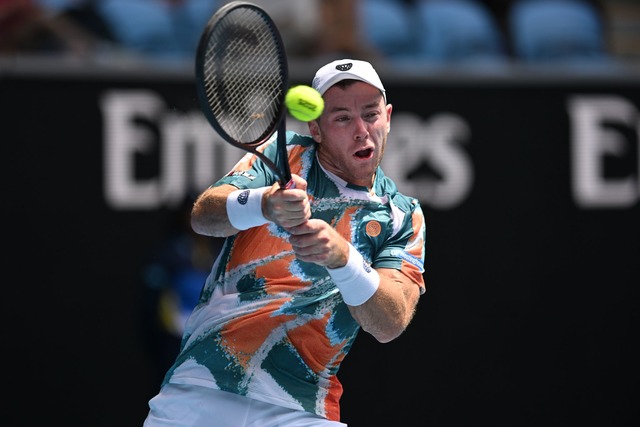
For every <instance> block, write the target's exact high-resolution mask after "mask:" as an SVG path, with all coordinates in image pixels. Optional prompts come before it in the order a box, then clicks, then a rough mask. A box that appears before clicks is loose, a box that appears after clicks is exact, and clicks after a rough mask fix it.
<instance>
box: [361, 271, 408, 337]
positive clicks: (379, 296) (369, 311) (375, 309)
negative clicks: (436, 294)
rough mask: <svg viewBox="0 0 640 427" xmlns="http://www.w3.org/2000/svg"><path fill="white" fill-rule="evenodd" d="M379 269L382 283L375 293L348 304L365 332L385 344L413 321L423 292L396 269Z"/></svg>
mask: <svg viewBox="0 0 640 427" xmlns="http://www.w3.org/2000/svg"><path fill="white" fill-rule="evenodd" d="M377 271H378V273H379V274H380V284H379V286H378V289H377V290H376V292H375V294H373V296H372V297H371V298H369V300H367V301H366V302H365V303H364V304H362V305H359V306H349V311H350V312H351V315H352V316H353V317H354V318H355V319H356V321H357V322H358V323H359V324H360V326H361V327H362V329H363V330H364V331H366V332H368V333H370V334H371V335H373V336H374V337H375V338H376V340H378V341H379V342H381V343H386V342H389V341H392V340H394V339H396V338H397V337H399V336H400V335H401V334H402V333H403V332H404V330H405V329H406V328H407V326H409V323H411V320H412V319H413V315H414V313H415V309H416V305H417V304H418V299H419V297H420V291H419V288H418V286H417V285H415V284H413V283H408V282H407V281H406V279H404V278H402V277H401V274H400V273H399V272H398V271H397V270H393V269H378V270H377Z"/></svg>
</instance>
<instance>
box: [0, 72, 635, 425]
mask: <svg viewBox="0 0 640 427" xmlns="http://www.w3.org/2000/svg"><path fill="white" fill-rule="evenodd" d="M2 71H3V72H2V73H0V100H1V102H0V109H1V110H0V112H1V113H2V118H3V119H2V128H3V133H2V142H3V143H2V163H3V167H2V176H3V196H4V197H3V202H2V205H3V211H4V212H5V215H4V218H5V220H4V231H3V235H4V236H5V237H4V239H3V241H4V242H5V248H4V249H5V251H4V255H3V259H4V261H3V266H4V267H5V279H4V280H3V288H4V289H3V291H4V292H3V293H4V296H3V297H2V301H3V303H2V306H3V310H2V313H3V322H2V325H3V329H4V330H5V333H4V334H3V337H4V340H3V348H4V354H5V356H4V358H3V360H4V367H5V369H4V375H3V385H2V388H3V389H4V390H5V396H6V397H5V404H4V405H3V408H4V409H3V411H1V413H0V424H1V425H3V426H36V425H46V424H49V423H51V422H54V421H56V422H57V423H59V424H62V425H65V426H69V427H70V426H79V427H86V426H114V425H117V426H140V425H141V424H142V420H143V419H144V416H145V415H146V410H147V406H146V404H147V400H148V399H149V398H150V397H151V396H152V395H153V394H154V393H155V391H156V390H157V384H155V383H154V382H153V380H152V376H151V373H150V368H149V362H148V361H149V357H151V355H149V354H148V353H147V352H146V351H145V350H144V348H143V347H142V345H141V337H140V328H139V322H140V319H139V304H140V298H141V289H140V283H139V281H138V274H139V269H140V265H141V263H142V260H143V258H144V257H145V255H146V254H147V253H148V251H149V250H150V249H151V248H153V247H154V246H155V245H156V244H158V242H159V241H160V240H161V239H162V237H163V230H164V228H163V227H164V226H165V224H166V220H167V217H168V216H169V215H170V214H171V213H172V211H173V209H175V204H174V203H173V202H172V200H174V199H177V198H179V196H180V195H181V194H182V193H185V192H187V191H192V190H199V189H202V188H203V185H204V183H205V182H206V181H207V177H206V176H205V177H204V178H202V177H201V178H199V179H200V181H201V182H200V181H198V182H197V183H194V182H193V180H191V181H189V179H187V183H186V184H184V183H183V184H179V185H177V184H176V185H174V186H173V188H174V189H173V190H166V189H165V190H163V191H161V190H158V191H155V192H151V193H152V194H151V196H149V197H148V201H147V202H144V203H143V202H140V200H142V199H145V198H144V197H140V196H136V195H135V194H134V195H133V196H131V197H130V198H129V199H127V198H126V196H125V200H124V201H123V200H120V201H119V202H114V198H113V197H112V196H108V195H107V193H109V191H111V190H108V189H107V187H108V185H107V184H106V181H107V177H108V176H109V174H110V173H116V174H117V173H123V174H124V173H125V172H124V171H121V170H120V169H118V167H117V166H118V165H116V167H115V168H114V169H110V167H109V166H107V164H108V161H107V160H106V159H105V156H106V155H105V153H106V149H105V146H106V145H108V144H112V143H113V142H114V141H125V142H124V144H125V145H126V144H129V143H130V142H131V143H133V142H132V141H130V140H129V139H130V138H133V137H132V135H133V134H127V133H126V132H125V133H117V132H115V134H114V133H111V134H110V133H109V132H110V131H109V129H108V128H107V127H108V126H107V122H108V121H107V115H108V113H107V112H106V111H107V110H108V108H106V107H105V106H104V103H103V100H104V99H105V95H106V94H114V93H116V95H117V94H121V93H125V92H126V93H134V94H139V93H141V91H142V92H143V93H144V94H146V95H148V98H150V99H160V100H162V103H163V105H164V106H165V107H164V109H161V112H160V114H158V115H157V116H154V117H152V118H151V119H150V121H151V122H152V123H151V124H149V123H146V124H144V125H140V126H146V127H145V129H147V130H149V129H151V131H150V132H149V134H151V135H153V137H151V139H150V141H151V143H150V147H151V148H149V147H147V148H148V150H149V151H148V152H147V153H146V154H140V153H138V154H136V155H135V162H134V163H135V175H136V176H134V177H133V178H132V180H133V181H134V182H146V181H153V179H154V178H157V177H158V176H159V175H163V174H164V175H166V173H164V172H163V169H162V167H161V166H159V165H158V164H159V163H160V162H161V160H160V158H162V152H164V153H167V152H170V150H171V148H167V147H170V146H171V143H173V142H175V141H174V140H173V139H172V136H171V135H173V134H172V133H171V132H168V131H166V129H167V128H170V126H168V125H167V126H166V127H165V125H166V123H168V122H171V121H172V120H173V118H176V117H178V118H179V119H180V120H182V121H183V122H184V121H187V120H195V122H194V123H196V124H195V125H193V126H195V127H200V129H201V130H200V131H199V132H200V134H201V135H202V134H206V136H205V137H204V138H203V139H207V138H211V140H212V141H213V143H214V145H217V146H218V151H216V152H215V153H214V154H216V153H218V154H220V153H221V152H222V153H226V154H224V156H228V158H227V157H225V159H227V160H224V161H220V160H216V159H214V160H213V163H212V165H213V166H212V168H211V169H210V170H209V173H210V174H211V177H212V178H211V179H213V177H217V176H219V175H220V174H221V173H222V172H223V170H224V168H225V167H226V165H227V164H228V162H229V161H230V160H229V158H233V157H234V156H235V157H237V156H239V155H240V153H238V152H237V151H233V150H237V149H234V148H228V149H227V148H226V147H222V145H223V143H221V142H220V141H218V140H217V139H216V137H215V135H209V133H210V132H211V131H210V130H208V129H207V128H206V123H203V122H202V120H204V119H203V118H202V117H199V116H200V115H199V113H198V111H197V101H196V98H195V89H194V85H193V82H192V80H191V78H190V76H189V73H186V75H182V74H178V76H176V75H173V74H171V75H164V74H162V73H157V74H146V73H125V72H112V73H107V74H104V75H103V74H100V73H98V74H95V73H92V72H76V73H60V72H59V73H52V72H48V71H43V70H42V69H39V68H38V67H36V69H33V68H29V69H28V70H27V71H25V70H24V69H21V68H20V67H8V68H4V69H3V70H2ZM293 71H294V73H293V82H294V83H295V82H300V83H306V82H308V81H309V80H310V79H311V77H312V74H310V73H309V71H308V69H307V68H305V67H300V69H299V71H297V72H296V69H295V68H294V70H293ZM381 74H382V75H383V80H385V82H386V84H387V90H388V93H389V100H390V102H392V103H393V104H394V106H395V109H394V116H393V121H392V132H391V135H390V142H389V148H388V150H389V153H391V152H392V151H393V153H394V154H389V157H388V158H387V159H390V160H389V161H388V162H387V160H385V162H387V163H386V164H385V170H386V171H387V174H389V175H391V176H393V177H398V180H399V181H400V186H401V187H404V189H406V191H407V192H409V193H412V194H415V195H417V196H418V197H419V198H420V199H421V202H422V204H423V208H424V210H425V214H426V217H427V227H428V228H427V234H428V238H427V259H426V272H425V279H426V281H427V286H428V292H427V293H426V294H425V295H424V296H423V298H422V300H421V302H420V304H419V308H418V313H417V316H416V318H415V320H414V322H413V323H412V324H411V325H410V327H409V329H408V330H407V331H406V333H405V334H404V335H403V336H402V337H400V338H399V339H397V340H396V341H394V342H392V343H388V344H384V345H383V344H378V343H376V342H374V340H373V339H372V338H370V337H369V336H367V335H365V334H362V335H361V336H360V337H359V340H358V342H357V343H356V345H355V346H354V349H353V350H352V353H351V354H350V356H349V357H348V358H347V360H346V362H345V364H344V367H343V369H342V371H341V372H340V377H341V379H342V381H343V384H344V387H345V394H344V396H343V400H342V405H343V407H342V413H343V421H344V422H347V423H349V425H350V426H353V427H358V426H397V425H425V426H426V425H430V426H458V425H472V424H477V423H484V424H491V425H495V426H498V425H504V426H512V425H518V426H550V425H553V426H569V425H572V426H573V425H578V424H581V425H608V426H622V425H629V424H630V422H631V421H632V420H637V419H638V416H639V415H640V410H639V406H638V398H639V397H640V393H639V389H638V388H639V386H640V382H639V381H640V372H639V368H638V360H640V354H639V352H638V350H637V347H638V346H637V340H638V336H639V330H638V326H639V325H640V319H639V314H638V313H639V310H638V307H639V303H640V299H639V295H640V292H639V291H638V286H639V285H640V257H639V255H640V216H639V213H640V208H639V206H640V190H639V188H640V178H639V176H640V173H639V170H638V169H639V166H638V164H639V163H640V155H639V154H638V152H639V149H638V147H639V145H640V144H639V142H638V133H639V132H640V119H639V117H640V115H639V114H638V113H637V111H638V110H640V79H636V78H624V79H621V78H619V77H616V76H608V77H607V76H605V77H600V76H592V77H589V76H587V77H585V76H582V77H579V78H578V77H576V76H573V75H571V74H569V75H564V76H560V75H559V76H551V77H549V76H547V77H545V78H540V77H531V76H522V75H512V74H509V75H507V76H492V77H490V78H477V77H474V76H458V77H456V76H454V77H443V76H441V75H429V74H428V73H425V75H424V76H416V75H413V76H408V75H404V74H402V73H397V72H392V70H387V69H383V71H382V72H381ZM576 96H578V97H592V96H596V97H602V96H605V97H608V98H609V99H611V97H613V98H614V99H615V100H617V101H618V104H617V105H619V104H622V105H625V106H626V107H627V108H626V110H625V109H622V110H620V109H616V108H615V107H611V108H608V107H607V108H605V111H607V112H610V115H607V117H606V118H605V119H604V120H602V121H601V122H599V124H598V126H600V127H601V128H602V127H604V128H606V129H609V131H611V132H613V133H614V134H615V135H616V136H615V138H614V139H616V140H617V145H616V143H612V146H614V147H618V148H617V149H616V148H611V146H609V145H606V144H605V146H606V147H609V148H603V150H604V151H602V153H601V157H599V160H598V161H599V162H600V164H601V165H603V169H602V171H601V173H600V177H601V178H603V179H605V180H607V182H610V183H612V182H617V181H616V180H627V184H628V186H627V189H628V190H629V191H628V192H626V193H625V192H622V193H623V194H622V195H620V197H613V198H612V199H608V195H611V194H614V193H616V191H617V190H615V189H612V188H606V189H605V190H603V191H601V192H598V191H597V189H596V190H594V191H595V194H596V195H595V196H593V198H592V199H590V200H591V202H588V201H587V202H584V201H582V202H581V201H580V200H581V199H580V197H577V196H576V194H577V192H578V191H577V190H576V178H575V177H574V172H575V171H576V170H577V169H580V168H585V167H586V168H588V167H589V165H591V166H593V162H591V163H589V162H586V163H580V164H576V161H575V156H574V154H575V153H574V151H576V150H573V148H572V147H573V145H572V144H578V146H579V147H582V145H580V144H581V143H582V142H583V140H584V139H586V140H589V138H590V137H589V136H588V135H587V136H585V135H584V134H582V133H580V132H579V131H578V130H577V127H576V126H578V125H577V123H582V122H580V120H578V119H576V115H575V112H574V110H572V109H571V107H570V105H571V100H572V99H575V97H576ZM123 99H125V103H126V98H123ZM589 99H591V98H589ZM131 102H133V101H131ZM614 104H615V102H614ZM141 108H142V109H144V107H141ZM115 110H117V108H113V109H112V110H111V111H115ZM618 116H619V117H618ZM129 119H131V117H129ZM134 121H135V120H133V119H131V123H133V122H134ZM148 121H149V120H148ZM592 121H593V119H592ZM140 122H141V121H140V120H138V121H137V122H136V123H137V124H135V126H138V125H139V123H140ZM142 122H144V120H142ZM109 123H110V122H109ZM189 123H191V122H189ZM289 124H290V127H291V128H296V127H299V126H300V124H299V123H295V122H294V121H293V120H292V119H290V120H289ZM205 129H206V130H205ZM114 135H115V136H114ZM607 135H609V134H607ZM607 138H609V136H606V135H605V134H602V135H600V134H599V135H598V136H597V137H595V138H592V139H593V140H595V141H596V142H598V141H600V142H602V141H603V140H607ZM172 141H173V142H172ZM437 141H439V142H437ZM438 144H440V146H441V147H444V149H443V150H442V151H438V150H434V149H433V147H434V146H436V145H438ZM220 150H222V151H220ZM170 157H171V156H170ZM452 159H454V160H455V159H458V160H460V163H455V161H452ZM446 164H448V165H453V166H452V167H451V168H447V167H446V166H443V165H446ZM456 165H457V166H456ZM112 166H113V165H112ZM187 169H189V168H188V167H187ZM460 169H464V170H465V173H462V174H460V173H459V172H460ZM114 171H115V172H114ZM184 173H185V174H187V175H188V172H184ZM205 175H206V173H205ZM587 175H588V174H587ZM581 179H582V178H581ZM176 180H178V181H179V179H178V178H175V177H173V178H171V177H169V178H167V182H169V183H171V182H174V184H175V181H176ZM578 186H579V185H578ZM169 187H171V185H169ZM585 188H586V189H587V190H586V191H587V193H588V190H589V188H590V187H589V185H586V187H585ZM172 191H173V193H172ZM124 192H125V193H126V191H124ZM181 192H182V193H181ZM583 192H584V191H583ZM167 194H173V196H167ZM587 197H588V196H587ZM116 199H117V198H116ZM145 200H146V199H145ZM594 200H595V201H594ZM607 200H608V201H607ZM145 203H146V204H145ZM7 397H8V400H6V399H7Z"/></svg>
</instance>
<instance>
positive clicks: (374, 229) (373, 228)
mask: <svg viewBox="0 0 640 427" xmlns="http://www.w3.org/2000/svg"><path fill="white" fill-rule="evenodd" d="M364 230H365V231H366V233H367V235H369V236H371V237H376V236H379V235H380V232H381V231H382V226H381V225H380V223H379V222H378V221H369V222H368V223H367V225H366V227H365V228H364Z"/></svg>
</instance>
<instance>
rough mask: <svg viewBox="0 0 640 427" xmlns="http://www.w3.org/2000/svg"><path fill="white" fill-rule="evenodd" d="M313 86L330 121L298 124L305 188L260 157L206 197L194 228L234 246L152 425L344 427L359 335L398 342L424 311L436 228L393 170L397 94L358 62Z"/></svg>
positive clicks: (270, 151)
mask: <svg viewBox="0 0 640 427" xmlns="http://www.w3.org/2000/svg"><path fill="white" fill-rule="evenodd" d="M312 86H313V87H314V88H315V89H317V90H318V91H319V92H320V93H321V94H322V95H323V98H324V102H325V108H324V111H323V113H322V115H321V116H320V117H319V118H318V119H317V120H314V121H311V122H309V124H308V127H309V135H302V134H297V133H294V132H287V146H288V153H289V162H290V166H291V171H292V174H293V179H294V181H295V188H293V189H282V188H280V186H279V184H278V179H277V177H276V176H275V175H274V173H273V172H272V171H271V170H270V169H269V168H268V167H266V166H265V165H264V164H263V163H262V162H261V160H259V159H258V158H257V157H256V156H255V155H254V154H251V153H248V154H246V155H245V156H244V157H243V158H242V159H241V160H240V161H239V162H238V163H237V164H236V165H235V167H234V168H233V169H232V170H231V171H230V172H229V173H228V174H227V175H226V176H224V177H223V178H221V179H220V180H219V181H218V182H216V183H215V184H213V185H212V186H211V187H210V188H208V189H207V190H205V191H204V192H203V193H202V194H201V195H200V196H199V197H198V199H197V200H196V202H195V203H194V206H193V210H192V216H191V225H192V227H193V229H194V230H195V231H196V232H198V233H200V234H204V235H208V236H217V237H226V240H225V243H224V246H223V248H222V251H221V253H220V256H219V257H218V258H217V260H216V261H215V262H214V265H213V268H212V270H211V274H210V275H209V277H208V279H207V280H206V283H205V284H204V287H203V289H202V293H201V296H200V300H199V303H198V305H197V306H196V308H195V309H194V311H193V313H192V314H191V316H190V317H189V320H188V321H187V324H186V330H185V334H184V337H183V339H182V345H181V352H180V354H179V355H178V357H177V359H176V361H175V363H174V364H173V366H172V367H171V368H170V369H169V371H168V372H167V374H166V377H165V379H164V382H163V384H162V386H161V389H160V391H159V393H158V394H157V395H156V396H155V397H153V398H152V399H151V400H150V401H149V407H150V411H149V413H148V416H147V418H146V420H145V422H144V426H145V427H158V426H171V427H182V426H184V427H187V426H189V427H205V426H208V427H212V426H216V427H217V426H222V427H257V426H262V427H276V426H277V427H285V426H286V427H302V426H307V427H309V426H344V425H346V424H344V423H342V422H340V397H341V395H342V384H341V383H340V381H339V379H338V376H337V374H338V370H339V368H340V364H341V362H342V361H343V360H344V358H345V356H346V355H347V353H348V352H349V350H350V349H351V346H352V344H353V342H354V340H355V339H356V336H357V334H358V333H359V331H360V330H363V331H365V332H367V333H369V334H371V335H373V336H374V337H375V338H376V339H377V340H378V341H379V342H381V343H387V342H389V341H392V340H394V339H396V338H398V337H399V336H400V335H401V334H402V333H403V331H404V330H405V329H406V328H407V327H408V325H409V323H410V322H411V320H412V318H413V316H414V313H415V311H416V306H417V303H418V301H419V297H420V295H422V294H424V292H425V283H424V278H423V272H424V269H423V264H424V258H425V239H426V227H425V220H424V216H423V212H422V210H421V207H420V204H419V203H418V200H416V199H415V198H412V197H408V196H405V195H403V194H401V193H399V192H398V190H397V188H396V185H395V184H394V182H393V181H392V180H391V179H390V178H389V177H387V176H385V174H384V173H383V171H382V169H381V168H380V162H381V161H382V157H383V154H384V150H385V149H386V146H387V135H388V133H389V129H390V125H391V112H392V105H391V104H388V103H387V97H386V92H385V88H384V86H383V84H382V82H381V80H380V78H379V76H378V74H377V72H376V71H375V70H374V68H373V67H372V66H371V64H370V63H368V62H364V61H360V60H352V59H343V60H338V61H334V62H331V63H329V64H327V65H325V66H323V67H322V68H320V69H319V70H318V71H317V73H316V75H315V78H314V79H313V83H312ZM275 141H276V136H274V137H273V138H272V139H271V140H270V141H269V142H267V143H266V144H265V145H263V146H261V147H260V149H261V150H264V153H265V154H267V155H268V156H269V157H270V158H274V157H275V153H276V150H275V148H276V142H275ZM391 149H392V148H391ZM383 365H384V364H381V366H383Z"/></svg>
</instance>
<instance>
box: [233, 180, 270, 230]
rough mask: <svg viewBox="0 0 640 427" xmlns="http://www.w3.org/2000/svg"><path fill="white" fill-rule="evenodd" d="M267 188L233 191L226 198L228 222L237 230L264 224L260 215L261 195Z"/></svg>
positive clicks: (265, 220)
mask: <svg viewBox="0 0 640 427" xmlns="http://www.w3.org/2000/svg"><path fill="white" fill-rule="evenodd" d="M268 188H269V187H262V188H254V189H250V190H235V191H232V192H231V193H230V194H229V196H228V197H227V216H228V217H229V222H230V223H231V225H233V226H234V227H235V228H237V229H238V230H248V229H249V228H252V227H257V226H259V225H262V224H266V223H267V222H269V221H267V219H266V218H265V217H264V215H262V195H263V194H264V192H265V191H267V189H268Z"/></svg>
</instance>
